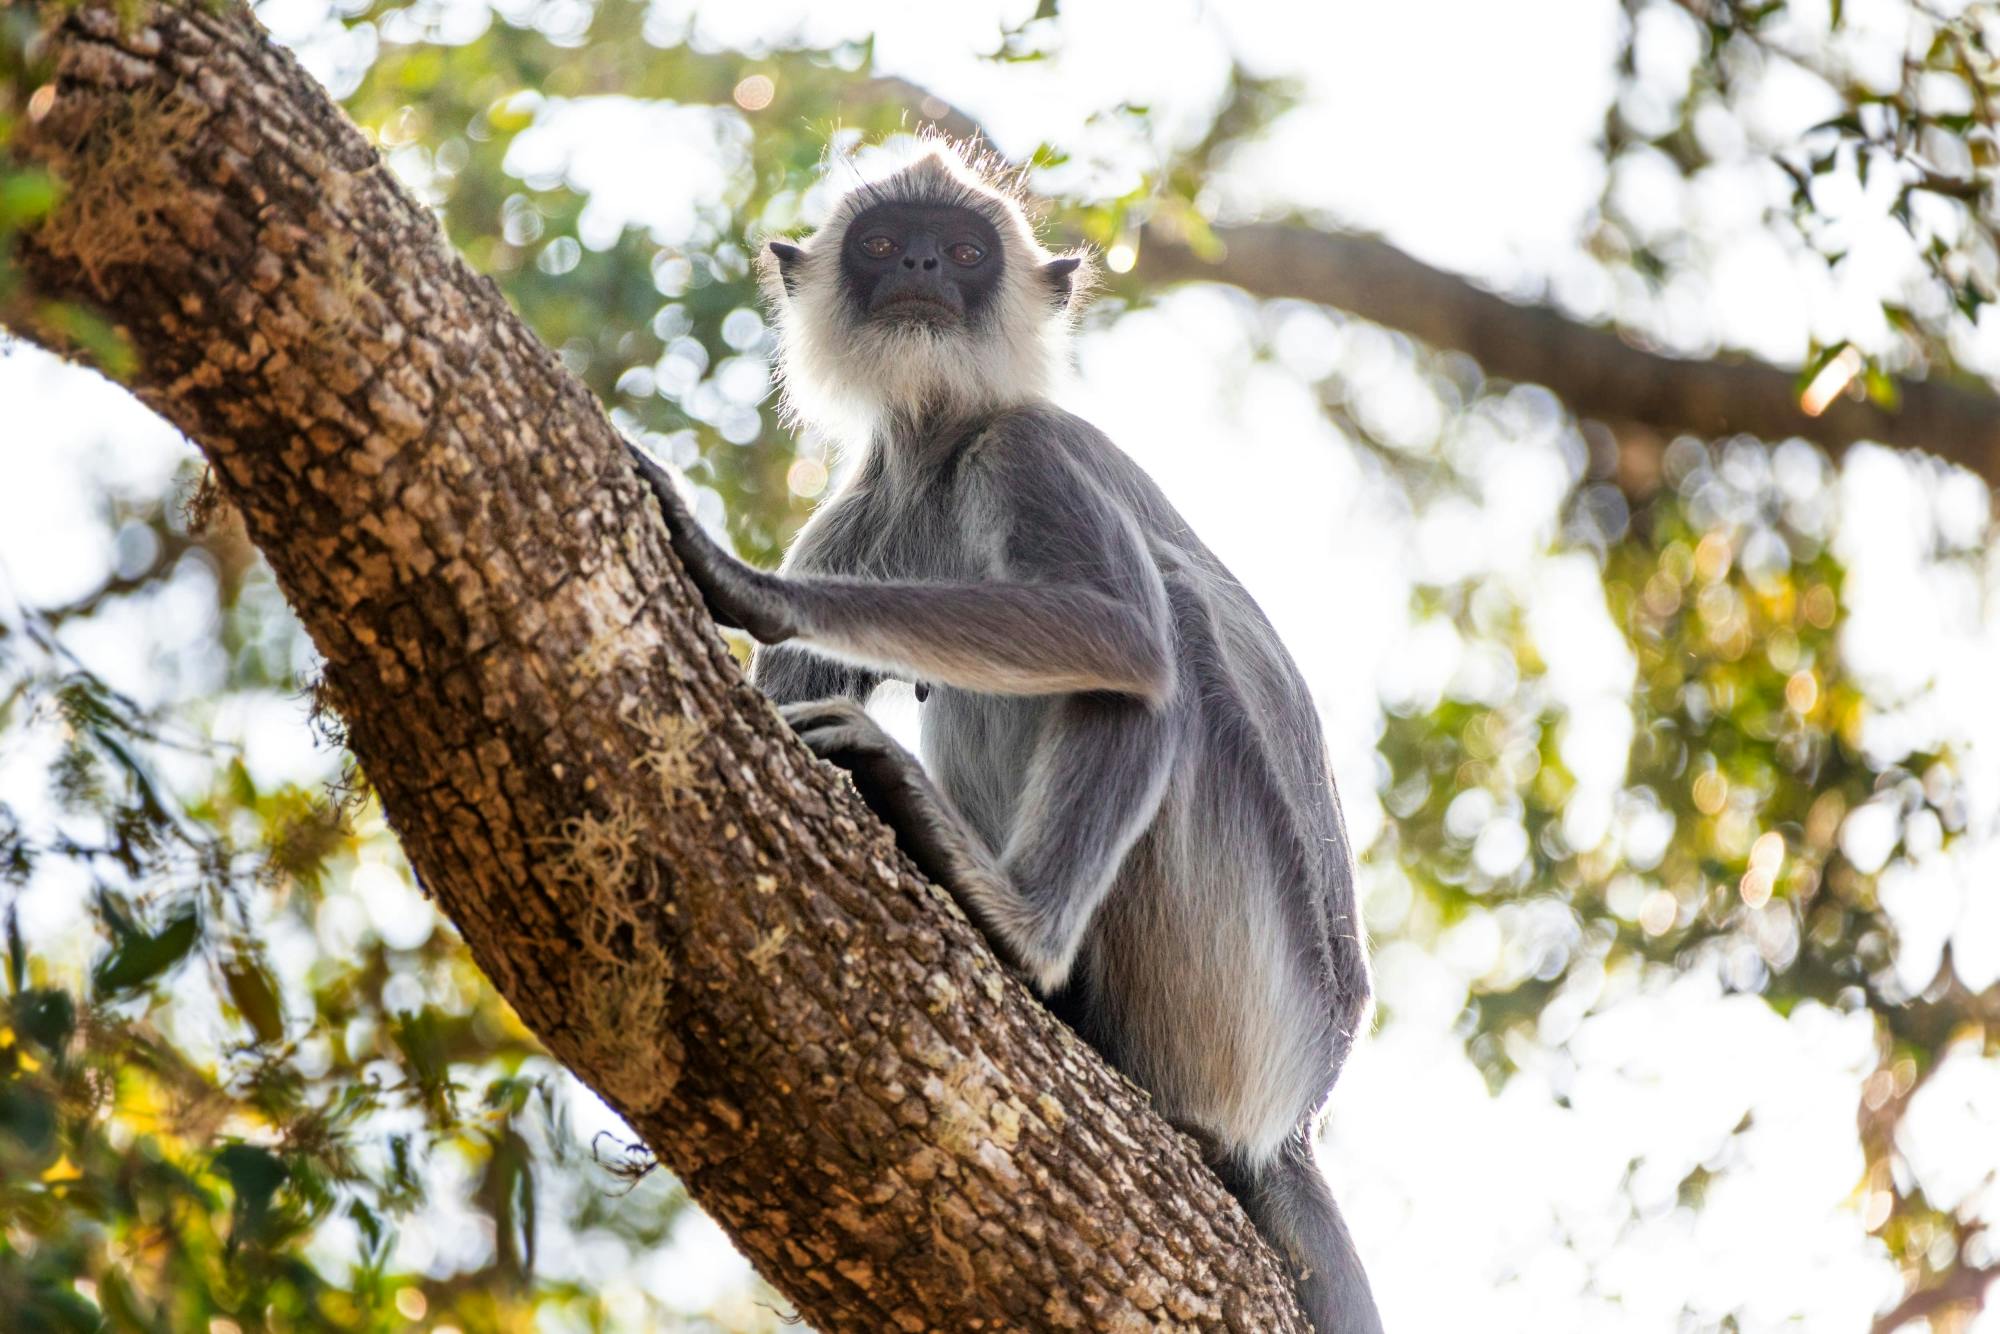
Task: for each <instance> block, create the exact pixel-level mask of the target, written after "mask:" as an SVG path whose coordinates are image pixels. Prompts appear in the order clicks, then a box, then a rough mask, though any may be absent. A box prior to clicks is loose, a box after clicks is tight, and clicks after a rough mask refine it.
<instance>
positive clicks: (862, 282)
mask: <svg viewBox="0 0 2000 1334" xmlns="http://www.w3.org/2000/svg"><path fill="white" fill-rule="evenodd" d="M1003 263H1004V261H1003V259H1002V257H1001V253H1000V237H999V234H998V233H997V232H995V231H994V230H993V225H992V224H991V223H989V222H988V221H986V219H985V218H983V217H981V216H979V214H977V213H974V212H973V211H972V210H970V209H964V208H952V207H950V206H947V205H938V204H893V203H892V204H877V205H875V206H874V207H873V208H871V209H868V210H867V211H866V212H864V213H862V214H861V215H860V216H858V217H857V218H855V219H854V222H853V224H852V225H851V226H849V227H848V229H847V241H846V244H845V245H843V246H842V247H841V254H840V272H841V278H842V281H843V283H844V284H845V286H846V289H847V295H848V298H849V299H850V300H851V301H853V302H854V304H855V307H856V308H857V309H859V310H862V311H865V312H866V313H867V315H868V318H869V319H871V320H883V321H888V322H893V323H896V324H922V325H941V326H945V327H953V326H958V325H964V324H972V323H976V322H977V321H978V320H979V318H980V316H981V314H982V313H983V312H984V311H985V310H986V308H987V307H988V306H989V305H990V304H991V303H992V301H993V299H994V297H995V296H996V295H997V294H998V293H999V290H1000V275H1001V269H1002V266H1003Z"/></svg>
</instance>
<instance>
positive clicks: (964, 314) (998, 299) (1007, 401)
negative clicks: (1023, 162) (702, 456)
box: [764, 138, 1088, 436]
mask: <svg viewBox="0 0 2000 1334" xmlns="http://www.w3.org/2000/svg"><path fill="white" fill-rule="evenodd" d="M1087 279H1088V273H1087V272H1086V269H1085V261H1084V257H1083V256H1082V255H1081V254H1065V255H1060V256H1058V255H1052V254H1050V253H1049V252H1048V251H1047V250H1045V249H1043V248H1042V245H1041V243H1040V242H1039V241H1037V240H1036V239H1035V231H1034V227H1033V225H1032V224H1031V223H1030V222H1029V220H1028V215H1027V213H1026V212H1025V211H1024V210H1023V209H1022V207H1021V205H1020V203H1019V202H1018V200H1017V199H1016V197H1015V195H1014V194H1013V193H1012V192H1011V191H1010V190H1008V189H1007V188H1005V187H1004V186H1003V185H1002V184H1001V183H1000V181H999V180H998V179H997V178H996V177H995V176H994V175H993V174H990V173H987V172H983V171H982V170H980V168H979V166H978V165H977V164H975V163H973V162H970V161H968V160H967V158H966V157H965V156H964V155H963V154H962V153H960V152H959V151H957V150H956V149H955V148H953V147H952V146H951V145H950V144H948V143H946V142H944V141H942V140H939V139H936V138H932V139H928V140H926V141H925V142H924V145H923V151H922V153H921V155H920V156H918V157H917V158H916V160H915V161H913V162H911V163H909V164H908V165H906V166H904V167H902V168H900V169H899V170H896V171H894V172H893V173H891V174H888V175H886V176H883V177H882V178H881V179H879V180H874V181H863V182H861V183H858V184H857V185H855V186H854V188H853V189H851V190H849V191H848V192H847V193H846V194H845V195H843V196H842V197H841V198H840V200H839V202H838V203H837V204H836V205H835V206H834V209H833V213H832V216H830V217H829V218H828V219H827V221H826V223H825V225H823V226H822V227H820V229H819V230H818V231H816V232H814V233H813V234H812V236H811V237H810V238H808V239H806V240H802V241H797V242H784V241H773V242H771V243H770V245H769V247H768V250H767V258H766V260H765V262H764V288H765V293H766V296H767V298H768V300H769V302H770V304H771V307H772V309H773V311H774V312H775V313H776V315H777V325H778V332H779V342H780V346H779V375H780V380H781V382H782V384H783V386H784V395H785V405H786V410H787V411H788V412H789V413H790V414H791V415H792V416H793V417H794V418H795V419H798V420H803V421H808V422H811V423H812V424H813V425H815V426H819V427H822V428H825V429H829V430H831V431H833V432H834V433H835V434H837V435H845V436H853V435H857V434H865V433H866V432H867V431H868V430H869V429H870V428H871V427H872V426H873V425H874V423H875V422H877V421H879V420H880V419H881V418H882V417H884V416H885V415H897V416H902V417H906V418H911V419H920V418H922V417H924V416H926V415H928V414H933V413H937V414H943V415H948V416H959V415H971V414H974V413H979V412H983V411H991V410H994V409H998V408H1004V407H1009V406H1013V405H1015V404H1018V403H1024V402H1028V401H1032V400H1034V399H1037V398H1041V397H1043V396H1045V395H1046V394H1047V392H1048V389H1049V385H1050V381H1051V380H1052V378H1053V376H1054V374H1055V372H1056V370H1057V369H1058V367H1060V366H1061V364H1062V363H1063V360H1064V358H1065V357H1066V355H1067V351H1068V339H1069V333H1070V328H1071V325H1072V323H1073V321H1074V318H1075V314H1076V311H1077V309H1078V308H1079V307H1080V306H1081V304H1082V295H1083V291H1084V289H1085V287H1086V285H1087Z"/></svg>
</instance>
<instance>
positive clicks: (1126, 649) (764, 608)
mask: <svg viewBox="0 0 2000 1334" xmlns="http://www.w3.org/2000/svg"><path fill="white" fill-rule="evenodd" d="M632 456H633V458H634V460H635V461H636V463H637V464H638V467H639V471H640V474H641V475H642V476H643V477H644V478H645V479H646V482H647V484H648V485H649V486H650V487H651V489H652V491H653V494H654V496H655V498H656V499H657V500H658V501H659V504H660V508H661V511H662V512H663V514H664V515H665V517H666V521H667V528H668V530H669V532H670V533H671V534H672V536H673V539H674V549H675V551H676V552H677V553H678V554H679V555H680V558H681V561H682V563H683V564H684V565H686V567H687V570H688V573H689V575H690V576H692V577H693V579H694V581H695V583H696V585H697V586H698V587H699V588H700V589H701V591H702V595H703V597H704V598H705V599H706V600H707V602H708V606H709V610H710V612H711V613H712V614H713V615H714V616H715V619H716V620H717V621H718V622H719V623H721V624H723V625H730V626H736V627H740V628H741V629H743V630H746V631H748V632H749V633H750V635H751V636H752V637H753V638H755V639H757V640H758V641H759V642H761V643H764V644H780V643H784V642H785V641H787V640H792V639H797V640H798V641H799V642H800V643H801V644H804V645H806V646H809V647H811V648H813V649H816V650H818V651H819V652H820V653H822V654H824V655H826V656H828V657H832V658H836V659H838V660H840V661H843V662H846V663H849V664H852V665H853V666H856V667H860V668H863V669H866V670H868V671H872V672H875V673H878V674H880V675H885V676H895V677H900V678H904V679H908V680H922V681H930V682H935V683H937V684H940V685H949V686H956V687H958V688H960V689H964V690H975V691H983V692H986V693H989V694H1012V695H1049V694H1063V693H1069V692H1075V691H1091V690H1103V691H1112V692H1116V693H1119V694H1126V695H1137V696H1139V697H1141V698H1144V699H1147V700H1150V701H1153V702H1155V703H1158V702H1160V701H1162V700H1164V699H1165V698H1166V697H1167V695H1169V694H1170V693H1172V688H1173V658H1172V652H1171V648H1170V643H1171V629H1170V626H1169V623H1168V617H1167V613H1166V599H1165V594H1164V592H1163V591H1162V590H1161V589H1160V586H1159V578H1158V575H1157V573H1156V572H1155V571H1154V570H1153V569H1152V567H1151V565H1150V563H1148V562H1147V560H1146V558H1145V556H1144V554H1143V553H1142V552H1140V551H1139V550H1138V548H1137V541H1136V539H1135V538H1134V537H1133V536H1132V535H1131V534H1130V533H1129V532H1128V531H1126V530H1125V529H1124V528H1123V527H1122V526H1121V525H1120V524H1119V523H1118V522H1117V521H1116V519H1115V517H1113V516H1107V515H1105V514H1103V513H1101V512H1095V511H1089V510H1088V509H1086V508H1084V507H1082V506H1075V507H1073V509H1074V511H1075V512H1071V513H1064V514H1060V515H1052V516H1041V515H1036V514H1026V515H1021V516H1019V522H1020V525H1021V526H1022V527H1032V528H1035V529H1037V530H1047V531H1050V532H1058V533H1061V534H1062V535H1063V539H1064V542H1065V544H1066V547H1067V548H1069V549H1074V548H1077V547H1079V546H1081V547H1084V548H1088V559H1086V560H1084V561H1082V562H1075V561H1070V562H1068V563H1067V564H1061V563H1058V562H1054V561H1052V562H1050V564H1049V568H1048V569H1047V570H1046V571H1042V570H1038V569H1036V568H1035V563H1034V562H1033V561H1032V560H1028V561H1022V562H1019V563H1018V564H1019V566H1020V567H1021V568H1022V571H1023V573H1024V574H1028V575H1030V576H1034V575H1038V574H1045V577H1044V578H1041V579H1037V580H1036V581H1034V582H1026V581H1024V582H997V581H996V582H991V583H957V584H954V583H917V582H875V581H871V580H863V579H848V578H840V577H832V576H817V575H810V574H806V575H791V576H788V575H782V574H769V573H766V572H764V571H762V570H755V569H752V568H751V567H749V566H747V565H745V564H743V563H742V562H741V561H739V560H737V559H736V558H735V557H734V556H732V555H730V554H729V553H728V552H727V551H725V550H723V549H722V547H721V546H720V545H719V544H718V543H716V542H715V541H714V539H712V538H710V537H709V536H708V534H707V533H706V532H704V531H703V530H702V528H701V525H700V524H698V523H696V522H695V521H694V518H693V516H692V515H690V514H689V513H688V512H687V509H686V507H685V506H683V505H682V504H681V500H680V496H679V493H678V492H677V491H676V490H675V489H674V484H673V480H672V478H670V477H668V476H667V475H666V473H664V472H663V471H661V469H660V468H659V466H658V465H657V464H655V463H654V462H653V461H652V460H651V459H649V458H647V457H646V456H645V455H644V454H642V453H641V452H639V451H638V450H637V449H636V448H634V449H633V450H632ZM1061 554H1062V555H1065V556H1068V555H1073V554H1074V551H1073V550H1065V551H1064V552H1063V553H1061ZM1074 568H1082V569H1087V570H1089V571H1090V572H1091V573H1092V574H1094V575H1096V576H1099V577H1097V578H1094V579H1092V578H1086V577H1080V576H1076V575H1074V574H1073V573H1072V570H1073V569H1074Z"/></svg>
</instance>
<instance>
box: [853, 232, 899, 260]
mask: <svg viewBox="0 0 2000 1334" xmlns="http://www.w3.org/2000/svg"><path fill="white" fill-rule="evenodd" d="M897 249H898V247H897V245H896V243H895V242H894V241H892V240H890V239H889V238H888V237H886V236H870V237H868V238H866V239H865V240H863V241H862V242H861V253H862V254H864V255H866V256H868V257H869V258H870V259H887V258H889V256H891V255H893V254H895V253H896V251H897Z"/></svg>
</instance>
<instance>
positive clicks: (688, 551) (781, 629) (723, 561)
mask: <svg viewBox="0 0 2000 1334" xmlns="http://www.w3.org/2000/svg"><path fill="white" fill-rule="evenodd" d="M625 450H626V452H627V453H629V454H630V455H631V456H632V462H633V463H634V465H636V466H637V467H638V469H639V476H640V478H641V479H643V480H644V481H645V483H646V487H647V489H648V490H650V491H651V492H652V493H653V499H654V501H655V502H657V503H658V505H659V507H660V514H661V517H663V518H664V519H666V521H667V534H668V536H669V537H671V538H672V539H673V543H674V554H675V555H676V556H678V557H680V561H681V565H682V567H683V568H685V569H686V570H687V572H688V577H689V578H690V579H692V580H694V585H695V587H696V588H698V589H700V590H701V597H702V601H703V602H704V603H706V604H707V606H708V614H709V615H710V616H713V617H714V618H715V623H716V624H717V625H723V626H727V627H729V628H730V629H732V630H743V631H747V632H748V633H749V635H750V637H751V638H753V639H755V640H757V642H759V643H761V644H782V643H784V642H785V641H786V640H787V639H790V638H791V637H792V636H793V635H795V634H797V633H798V627H797V626H796V625H794V624H793V623H792V618H791V615H790V608H789V607H788V606H787V604H786V601H785V598H784V597H783V595H782V594H781V593H780V592H779V591H778V587H777V584H778V581H777V576H775V575H771V574H766V573H765V572H764V571H762V570H757V569H752V568H751V567H750V566H748V565H745V564H744V563H743V562H742V561H740V560H738V559H736V557H735V556H733V555H731V554H730V553H729V552H728V551H726V550H724V549H723V547H722V545H721V544H720V543H719V542H717V541H716V540H715V539H714V538H712V537H710V536H709V535H708V533H707V531H706V530H705V529H703V528H702V526H701V524H700V523H698V522H696V520H695V517H694V515H693V514H691V513H689V512H688V508H687V506H686V505H685V504H684V503H682V501H681V496H680V491H679V490H678V489H676V488H675V486H674V479H673V478H672V477H670V476H668V475H667V472H666V470H665V469H664V468H662V467H661V466H660V465H659V464H657V463H655V462H654V461H653V459H652V457H651V456H650V455H648V454H647V453H646V452H645V451H644V450H642V449H640V448H639V447H638V446H637V445H635V444H633V443H632V442H631V441H629V440H628V441H626V442H625Z"/></svg>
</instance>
